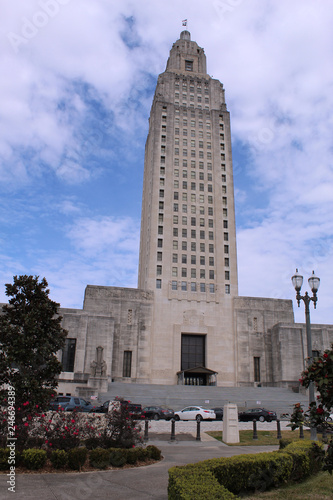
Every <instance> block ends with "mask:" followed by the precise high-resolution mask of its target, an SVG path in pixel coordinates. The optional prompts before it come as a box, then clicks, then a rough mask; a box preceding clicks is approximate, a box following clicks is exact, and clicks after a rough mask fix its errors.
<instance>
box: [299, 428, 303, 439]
mask: <svg viewBox="0 0 333 500" xmlns="http://www.w3.org/2000/svg"><path fill="white" fill-rule="evenodd" d="M299 438H300V439H304V431H303V425H300V427H299Z"/></svg>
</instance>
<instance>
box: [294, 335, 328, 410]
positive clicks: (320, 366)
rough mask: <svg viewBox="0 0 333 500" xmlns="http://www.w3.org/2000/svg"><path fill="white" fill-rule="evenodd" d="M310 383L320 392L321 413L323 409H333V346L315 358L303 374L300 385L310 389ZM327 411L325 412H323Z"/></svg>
mask: <svg viewBox="0 0 333 500" xmlns="http://www.w3.org/2000/svg"><path fill="white" fill-rule="evenodd" d="M310 382H314V384H315V386H316V390H317V391H318V392H319V397H318V403H319V405H320V408H321V410H320V412H322V410H323V408H325V409H326V410H327V411H330V410H332V409H333V344H332V346H331V349H326V351H325V352H324V353H323V354H322V356H319V357H318V358H315V359H314V360H313V362H312V363H311V365H310V366H309V367H308V369H307V370H305V371H304V372H303V373H302V378H301V379H300V383H301V384H302V385H303V386H304V387H309V385H310ZM323 411H325V410H323Z"/></svg>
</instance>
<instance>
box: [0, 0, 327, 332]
mask: <svg viewBox="0 0 333 500" xmlns="http://www.w3.org/2000/svg"><path fill="white" fill-rule="evenodd" d="M184 19H187V21H188V25H187V29H188V30H189V31H190V32H191V37H192V40H194V41H196V42H197V43H198V45H199V46H200V47H203V48H204V50H205V53H206V56H207V71H208V73H209V75H210V76H212V77H213V78H216V79H218V80H220V81H221V82H222V83H223V85H224V88H225V92H226V102H227V107H228V110H229V111H230V114H231V129H232V145H233V161H234V187H235V205H236V225H237V251H238V282H239V295H242V296H251V297H272V298H280V299H292V300H293V307H294V311H295V320H296V321H297V322H304V305H303V304H301V307H300V308H299V309H298V308H297V304H296V301H295V291H294V289H293V287H292V283H291V279H290V278H291V276H292V275H293V274H294V272H295V269H296V267H297V268H298V269H299V271H300V272H301V274H303V275H304V285H303V289H302V292H303V293H304V292H305V291H306V290H308V291H309V292H310V290H309V287H308V283H307V279H308V277H309V276H310V275H311V273H312V270H314V271H315V273H316V274H317V275H318V276H319V277H320V279H321V284H320V289H319V292H318V303H317V309H316V310H314V308H313V307H312V306H311V321H312V323H328V324H333V308H332V298H331V288H330V287H331V285H332V283H333V215H332V214H333V133H332V131H333V65H332V61H333V29H332V26H333V6H332V2H331V0H321V1H320V2H318V1H316V0H293V1H292V2H290V1H289V0H206V1H205V2H204V3H203V2H202V1H198V0H191V1H190V0H183V1H181V2H180V1H179V0H168V2H163V3H162V2H160V1H157V0H121V1H120V0H119V1H116V0H115V1H112V0H94V2H92V1H91V0H25V1H24V2H8V1H7V0H0V75H1V76H0V301H1V302H6V301H7V297H6V295H5V284H6V283H11V282H12V281H13V276H14V275H23V274H28V275H30V274H31V275H38V276H40V277H46V279H47V281H48V283H49V288H50V297H51V298H52V299H53V300H55V301H57V302H59V303H60V304H61V306H62V307H69V308H80V309H81V308H82V305H83V297H84V290H85V287H86V285H87V284H90V285H102V286H124V287H134V288H136V287H137V273H138V256H139V234H140V217H141V198H142V180H143V163H144V147H145V141H146V136H147V132H148V117H149V112H150V107H151V103H152V99H153V94H154V90H155V85H156V81H157V77H158V74H160V73H162V72H164V71H165V66H166V62H167V58H168V55H169V51H170V49H171V46H172V44H173V43H174V42H175V41H176V40H177V39H178V38H179V35H180V32H181V31H182V29H183V27H182V20H184Z"/></svg>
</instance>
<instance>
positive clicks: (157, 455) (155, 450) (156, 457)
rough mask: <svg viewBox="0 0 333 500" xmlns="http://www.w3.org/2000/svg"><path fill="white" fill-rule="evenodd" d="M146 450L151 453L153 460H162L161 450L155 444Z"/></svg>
mask: <svg viewBox="0 0 333 500" xmlns="http://www.w3.org/2000/svg"><path fill="white" fill-rule="evenodd" d="M146 450H147V451H148V453H149V457H150V458H152V459H153V460H161V453H162V452H161V450H160V449H159V448H157V447H156V446H154V445H153V444H150V445H149V446H147V448H146Z"/></svg>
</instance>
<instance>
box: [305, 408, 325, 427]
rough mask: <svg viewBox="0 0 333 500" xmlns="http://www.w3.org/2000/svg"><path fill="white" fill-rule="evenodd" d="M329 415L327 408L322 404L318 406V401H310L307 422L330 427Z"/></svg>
mask: <svg viewBox="0 0 333 500" xmlns="http://www.w3.org/2000/svg"><path fill="white" fill-rule="evenodd" d="M328 417H329V412H328V411H327V410H325V408H324V407H323V405H322V404H319V405H318V406H317V403H315V402H313V403H310V405H309V409H308V410H307V411H306V413H305V418H306V423H307V424H308V425H309V426H310V427H320V428H324V427H327V428H328V427H329V424H328V423H327V418H328Z"/></svg>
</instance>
